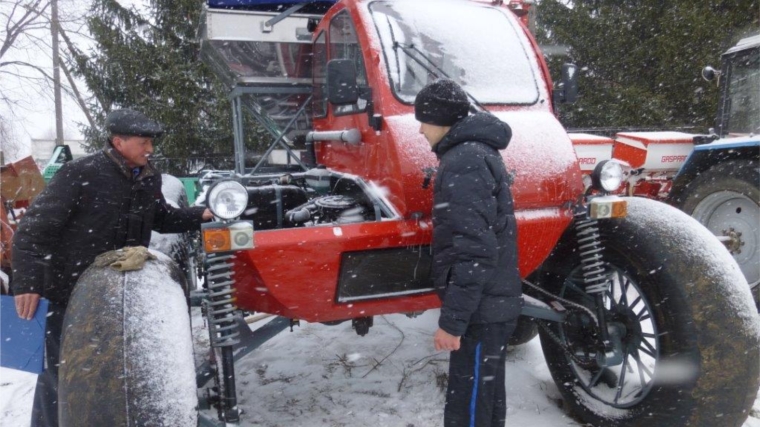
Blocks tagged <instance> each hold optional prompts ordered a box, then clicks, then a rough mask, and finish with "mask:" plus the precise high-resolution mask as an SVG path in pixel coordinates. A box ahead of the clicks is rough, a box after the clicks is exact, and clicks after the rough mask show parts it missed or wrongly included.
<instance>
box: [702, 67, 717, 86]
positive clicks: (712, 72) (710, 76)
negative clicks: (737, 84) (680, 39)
mask: <svg viewBox="0 0 760 427" xmlns="http://www.w3.org/2000/svg"><path fill="white" fill-rule="evenodd" d="M716 77H720V71H718V70H716V69H715V68H713V67H711V66H709V65H708V66H707V67H705V68H703V69H702V78H703V79H705V80H707V81H708V82H711V81H713V80H715V78H716Z"/></svg>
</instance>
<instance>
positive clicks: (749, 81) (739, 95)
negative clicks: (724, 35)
mask: <svg viewBox="0 0 760 427" xmlns="http://www.w3.org/2000/svg"><path fill="white" fill-rule="evenodd" d="M727 95H728V103H729V104H728V111H729V116H728V126H727V129H728V133H729V134H734V135H735V134H739V135H747V134H750V133H755V134H757V133H758V132H760V49H753V50H750V51H748V52H745V53H740V54H738V55H737V56H736V57H735V58H734V59H733V60H732V62H731V64H730V69H729V80H728V93H727Z"/></svg>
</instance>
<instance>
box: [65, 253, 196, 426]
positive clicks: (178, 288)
mask: <svg viewBox="0 0 760 427" xmlns="http://www.w3.org/2000/svg"><path fill="white" fill-rule="evenodd" d="M152 253H153V254H154V255H155V256H156V257H157V258H158V259H157V260H149V261H146V263H145V265H144V267H143V268H142V269H141V270H137V271H128V272H120V271H116V270H114V269H112V268H110V267H96V266H91V267H90V268H88V269H87V270H86V271H85V272H84V274H83V275H82V277H81V278H80V279H79V281H78V282H77V285H76V287H75V289H74V292H73V294H72V297H71V300H70V302H69V305H68V308H67V311H66V316H65V320H64V331H63V337H62V340H63V342H62V346H61V365H60V368H59V418H60V424H61V425H62V426H72V425H92V426H95V425H119V426H139V425H150V426H177V427H185V426H194V425H196V424H197V410H196V407H197V404H198V400H197V395H196V391H195V390H196V387H195V368H194V359H193V344H192V336H191V329H190V319H189V316H188V308H187V304H186V299H185V294H184V292H183V282H184V281H185V279H184V275H183V274H182V273H181V272H180V270H179V268H178V267H177V266H176V264H175V263H174V262H173V261H172V260H171V259H170V258H169V257H167V256H165V255H163V254H161V253H159V252H156V251H153V252H152Z"/></svg>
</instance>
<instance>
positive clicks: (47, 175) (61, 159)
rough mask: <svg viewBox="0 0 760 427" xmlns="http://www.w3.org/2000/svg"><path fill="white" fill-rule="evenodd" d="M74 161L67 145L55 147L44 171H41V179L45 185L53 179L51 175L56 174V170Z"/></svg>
mask: <svg viewBox="0 0 760 427" xmlns="http://www.w3.org/2000/svg"><path fill="white" fill-rule="evenodd" d="M73 159H74V156H72V155H71V148H69V146H68V145H56V146H55V150H53V155H52V156H50V160H48V163H47V165H45V169H44V170H43V171H42V178H43V179H44V180H45V184H47V183H49V182H50V180H51V179H53V175H55V173H56V172H58V169H60V168H61V166H63V164H64V163H66V162H68V161H71V160H73Z"/></svg>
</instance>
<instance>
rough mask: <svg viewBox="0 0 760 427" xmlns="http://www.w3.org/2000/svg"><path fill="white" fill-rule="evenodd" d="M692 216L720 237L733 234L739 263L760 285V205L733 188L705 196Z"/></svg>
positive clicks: (751, 280)
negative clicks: (759, 247)
mask: <svg viewBox="0 0 760 427" xmlns="http://www.w3.org/2000/svg"><path fill="white" fill-rule="evenodd" d="M692 216H693V217H694V218H695V219H696V220H697V221H699V222H701V223H702V224H703V225H704V226H705V227H706V228H707V229H708V230H710V231H711V232H712V233H713V234H715V235H716V236H718V237H721V236H725V237H730V238H731V242H730V243H729V244H728V249H729V251H731V255H733V256H734V259H735V260H736V262H737V263H738V264H739V267H740V268H741V270H742V273H743V274H744V277H745V278H747V282H748V283H749V284H750V287H752V288H754V287H755V286H757V285H758V284H760V264H758V263H757V258H758V256H760V253H759V252H758V244H759V243H760V226H759V225H758V224H760V206H758V204H757V203H755V202H754V201H753V200H752V199H750V198H749V197H747V196H745V195H743V194H740V193H736V192H733V191H719V192H717V193H713V194H710V195H709V196H707V197H705V198H704V199H703V200H702V201H701V202H700V203H699V204H698V205H697V207H696V208H694V212H692Z"/></svg>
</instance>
